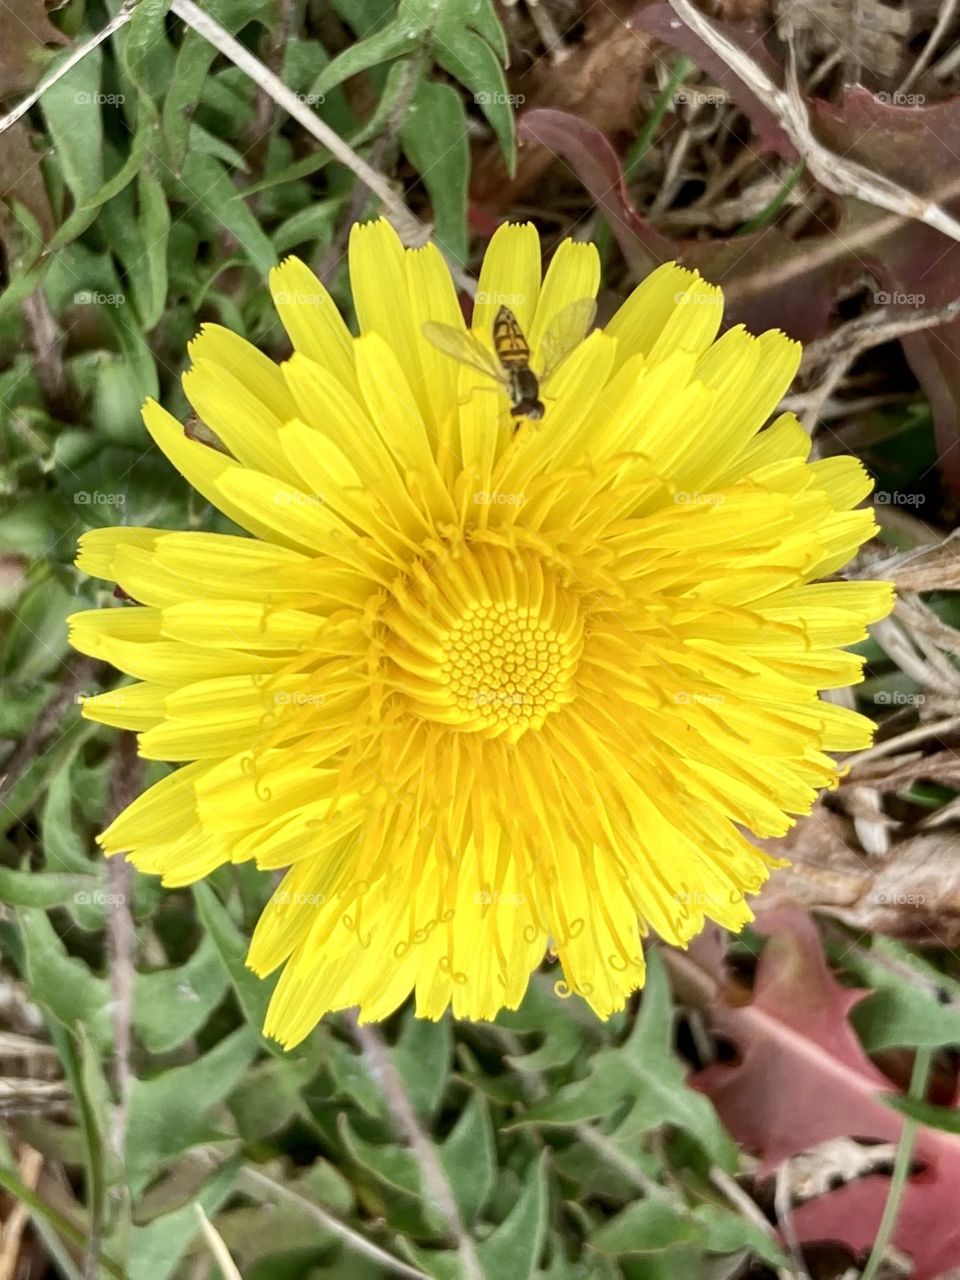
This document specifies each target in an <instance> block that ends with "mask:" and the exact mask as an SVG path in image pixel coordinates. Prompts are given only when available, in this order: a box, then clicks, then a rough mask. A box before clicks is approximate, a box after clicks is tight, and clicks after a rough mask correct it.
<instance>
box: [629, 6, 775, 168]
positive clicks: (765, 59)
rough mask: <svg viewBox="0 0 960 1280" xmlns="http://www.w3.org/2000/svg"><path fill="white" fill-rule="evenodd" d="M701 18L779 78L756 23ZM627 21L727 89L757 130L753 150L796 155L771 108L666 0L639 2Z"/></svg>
mask: <svg viewBox="0 0 960 1280" xmlns="http://www.w3.org/2000/svg"><path fill="white" fill-rule="evenodd" d="M704 21H705V22H709V23H710V26H712V27H714V28H715V29H716V30H717V31H718V32H722V34H723V35H724V36H726V37H727V39H729V40H731V41H732V42H733V43H734V44H736V45H737V46H739V47H740V48H741V49H743V50H744V52H746V53H748V54H749V56H750V58H751V59H752V60H753V61H754V62H755V63H757V65H758V66H760V67H761V68H762V69H763V70H764V71H765V72H766V73H767V75H768V76H770V78H771V79H772V80H773V81H774V82H777V83H778V82H779V81H780V80H781V78H782V73H781V71H780V69H779V68H778V66H777V63H776V60H775V59H774V58H773V57H772V56H771V54H769V53H768V52H767V50H766V48H765V47H764V45H763V37H764V34H765V30H764V28H763V27H761V26H760V25H759V24H758V23H756V22H743V23H733V22H717V21H715V20H710V19H707V18H706V17H705V18H704ZM630 25H631V26H632V27H639V28H640V29H641V30H643V31H648V32H649V33H650V35H652V36H656V37H657V39H658V40H662V41H663V42H664V44H669V45H670V46H671V47H672V48H674V49H679V51H680V52H681V53H685V54H687V56H688V57H690V58H692V59H693V61H694V62H695V63H696V64H697V66H698V67H700V68H701V69H702V70H703V71H705V72H706V73H707V75H708V76H710V78H711V79H712V80H714V81H715V82H716V83H717V84H718V85H720V87H721V88H722V89H726V91H727V92H728V93H729V95H730V97H731V98H732V99H733V100H734V102H735V103H736V104H737V106H738V107H739V108H740V110H741V111H742V112H743V113H744V115H745V116H746V117H747V118H748V120H749V121H750V123H751V124H752V125H753V127H754V129H755V131H756V134H757V142H758V145H757V147H756V148H755V150H757V151H759V152H766V151H773V152H776V154H777V155H781V156H783V157H784V158H785V159H787V160H797V159H799V157H798V155H797V149H796V147H794V145H793V143H792V142H791V141H790V138H789V137H788V136H787V133H786V132H785V130H784V129H783V127H782V126H781V124H780V122H779V121H778V120H777V117H776V116H775V115H774V114H773V112H772V111H771V110H770V108H769V107H768V106H766V105H765V104H764V103H763V102H761V101H760V99H759V98H758V97H757V96H756V94H755V93H754V92H753V91H752V90H751V89H748V88H747V86H746V85H745V84H744V83H743V81H742V80H741V79H740V77H739V76H738V75H737V74H736V72H735V71H733V70H732V69H731V68H730V67H729V66H727V64H726V63H725V62H724V61H723V59H722V58H720V57H718V55H717V54H716V53H714V51H713V50H712V49H711V48H710V46H709V45H708V44H705V43H704V42H703V40H702V39H701V38H700V36H698V35H697V33H696V32H695V31H692V30H691V29H690V28H689V27H688V26H687V24H686V23H685V22H684V21H683V19H682V18H681V17H680V16H679V15H678V14H677V13H676V12H675V11H674V9H672V8H671V6H670V5H669V4H662V3H655V4H641V5H640V6H639V8H637V9H635V10H634V12H633V15H632V16H631V18H630Z"/></svg>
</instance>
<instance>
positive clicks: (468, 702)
mask: <svg viewBox="0 0 960 1280" xmlns="http://www.w3.org/2000/svg"><path fill="white" fill-rule="evenodd" d="M384 620H385V622H386V623H387V625H388V626H389V628H390V630H391V632H392V636H391V639H390V642H389V643H388V646H387V651H388V655H389V657H390V658H391V660H392V662H393V664H394V681H393V683H394V685H395V687H396V688H398V689H400V690H402V691H403V692H404V693H405V694H406V696H407V701H408V706H409V708H410V709H411V710H412V711H414V712H415V713H416V714H417V715H421V716H423V717H424V718H426V719H428V720H433V721H436V722H438V723H440V724H447V725H450V726H452V727H456V728H459V729H462V730H464V731H466V732H469V733H482V734H485V735H486V736H487V737H504V738H505V739H506V740H507V741H508V742H516V741H517V740H518V739H519V738H520V737H522V736H523V734H524V733H526V732H527V730H528V729H535V728H539V727H540V725H542V724H543V722H544V720H545V719H546V718H547V716H548V715H549V714H550V713H551V712H552V711H556V710H558V709H559V708H560V707H561V706H563V705H564V703H568V702H571V701H572V700H573V696H574V676H575V674H576V668H577V662H578V660H579V658H580V654H581V652H582V649H583V621H582V617H581V613H580V607H579V603H578V601H577V598H576V596H575V595H573V594H572V593H571V592H569V591H567V590H564V589H563V588H562V587H560V586H559V585H558V584H557V582H556V581H555V579H554V577H553V575H552V573H551V572H550V570H549V569H548V568H546V567H544V566H543V565H542V564H541V563H540V562H539V561H538V560H537V558H536V557H535V556H532V555H529V554H527V553H516V552H510V551H507V550H506V549H504V548H501V547H487V546H481V547H474V548H470V549H463V548H460V549H458V551H457V553H456V554H453V553H452V552H451V555H450V557H449V558H448V559H447V560H445V561H444V562H443V563H441V564H439V565H436V566H434V567H433V568H432V569H431V570H429V571H422V572H421V573H420V574H419V575H417V577H416V581H415V583H413V584H409V583H408V584H405V585H404V586H403V587H400V588H398V589H397V590H396V593H395V604H394V605H393V607H391V608H390V609H388V610H387V611H386V614H385V615H384Z"/></svg>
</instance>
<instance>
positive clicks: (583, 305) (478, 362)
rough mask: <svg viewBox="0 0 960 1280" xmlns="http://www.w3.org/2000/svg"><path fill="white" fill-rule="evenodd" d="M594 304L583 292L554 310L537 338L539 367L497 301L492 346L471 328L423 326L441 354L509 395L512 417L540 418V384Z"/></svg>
mask: <svg viewBox="0 0 960 1280" xmlns="http://www.w3.org/2000/svg"><path fill="white" fill-rule="evenodd" d="M596 310H597V304H596V303H595V302H594V300H593V299H592V298H581V299H580V300H579V301H578V302H571V303H570V304H569V305H568V306H566V307H563V308H562V309H561V310H560V311H559V312H558V313H557V314H556V316H554V318H553V320H552V321H551V323H550V325H549V326H548V328H547V330H546V331H545V333H544V335H543V337H542V339H541V340H540V350H539V353H538V354H539V357H540V359H539V361H538V364H539V365H540V372H539V373H535V372H534V370H533V369H532V368H531V367H530V344H529V343H528V342H527V340H526V338H525V337H524V336H523V330H522V329H521V328H520V323H519V321H518V320H517V317H516V316H515V315H514V314H513V312H512V311H511V310H510V308H509V307H501V308H500V309H499V311H498V312H497V314H496V316H495V318H494V321H493V335H492V336H493V350H492V351H490V350H489V349H488V348H487V347H485V346H484V344H483V343H482V342H481V341H480V339H479V338H478V337H477V336H476V334H473V333H471V332H470V331H469V330H467V329H455V328H454V326H453V325H452V324H440V323H439V322H437V321H435V320H428V321H427V323H426V324H425V325H424V326H423V336H424V337H425V338H426V339H427V341H428V342H430V343H432V345H433V346H435V347H436V348H437V350H438V351H442V352H443V353H444V355H448V356H452V357H453V359H454V360H459V361H460V363H461V364H465V365H468V366H469V367H470V368H471V369H476V370H477V372H478V373H482V374H484V375H485V376H486V377H488V378H492V379H493V380H494V382H496V383H498V385H499V386H500V388H501V389H502V390H503V391H504V392H505V394H506V395H507V396H508V398H509V400H510V415H511V417H513V418H529V419H530V420H531V421H532V422H539V421H540V419H541V418H542V417H543V415H544V413H545V408H544V404H543V401H542V400H541V398H540V392H541V389H542V388H543V387H544V386H546V384H547V382H548V381H549V380H550V378H551V377H552V376H553V374H554V373H555V372H556V371H557V369H558V368H559V367H560V365H561V364H562V363H563V361H564V360H565V359H566V358H567V356H568V355H569V354H570V352H571V351H572V350H573V348H574V347H575V346H576V345H577V343H578V342H580V341H581V340H582V339H583V336H584V334H585V333H586V332H587V330H588V329H589V328H590V325H591V324H592V323H593V317H594V315H595V314H596ZM519 425H520V424H519V423H518V424H517V426H518V427H519Z"/></svg>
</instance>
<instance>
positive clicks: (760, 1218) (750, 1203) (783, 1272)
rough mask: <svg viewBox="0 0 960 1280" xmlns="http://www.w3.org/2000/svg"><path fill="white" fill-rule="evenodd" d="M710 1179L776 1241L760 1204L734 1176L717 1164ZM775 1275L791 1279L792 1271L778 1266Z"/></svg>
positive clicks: (755, 1224)
mask: <svg viewBox="0 0 960 1280" xmlns="http://www.w3.org/2000/svg"><path fill="white" fill-rule="evenodd" d="M710 1181H711V1182H712V1183H713V1185H714V1186H715V1187H716V1188H717V1190H718V1191H719V1192H720V1193H721V1195H724V1196H726V1198H727V1199H728V1200H729V1201H730V1203H731V1204H732V1205H734V1206H735V1207H736V1208H737V1209H739V1210H740V1213H741V1214H742V1215H743V1217H744V1218H746V1219H747V1221H748V1222H752V1223H753V1225H754V1226H755V1227H757V1228H759V1230H760V1231H762V1232H763V1234H764V1235H765V1236H767V1237H768V1238H769V1239H770V1240H773V1241H774V1242H775V1243H778V1241H777V1233H776V1231H775V1230H774V1229H773V1227H772V1226H771V1224H770V1223H769V1222H768V1221H767V1219H766V1218H765V1217H764V1215H763V1212H762V1210H761V1209H760V1206H759V1205H758V1204H757V1203H756V1202H755V1201H754V1200H752V1199H751V1198H750V1196H748V1195H747V1193H746V1191H744V1189H743V1187H741V1186H740V1183H739V1182H737V1180H736V1178H733V1177H731V1176H730V1174H729V1173H727V1171H726V1170H725V1169H721V1168H720V1167H719V1165H714V1167H713V1168H712V1169H711V1170H710ZM777 1275H778V1276H779V1277H780V1280H791V1276H792V1275H793V1272H792V1271H789V1270H787V1268H786V1267H778V1268H777Z"/></svg>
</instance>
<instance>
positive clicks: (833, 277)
mask: <svg viewBox="0 0 960 1280" xmlns="http://www.w3.org/2000/svg"><path fill="white" fill-rule="evenodd" d="M830 240H831V241H835V237H833V236H832V235H831V236H830ZM820 248H821V241H820V240H819V239H811V240H791V239H789V238H788V237H787V236H785V235H784V234H783V232H782V231H781V230H780V229H779V228H778V227H766V228H765V229H764V230H763V231H755V232H753V233H751V234H750V235H744V236H734V237H733V238H732V239H729V240H691V241H685V242H682V243H680V244H678V245H677V246H676V256H677V259H678V261H680V262H682V263H683V265H684V266H685V267H696V268H697V270H698V271H700V272H701V273H702V274H703V275H704V276H705V277H706V279H707V280H709V281H710V282H711V284H718V285H720V286H721V288H722V289H723V296H724V322H725V324H727V325H732V324H744V325H746V327H747V328H748V329H749V330H750V331H751V332H752V333H762V332H763V331H764V330H765V329H782V330H783V331H784V333H786V334H788V335H789V336H790V337H791V338H796V339H797V340H798V341H799V342H812V341H813V340H814V338H819V337H821V336H822V335H823V334H824V333H826V332H827V330H828V328H829V327H830V321H831V318H832V316H833V309H834V302H835V300H836V298H837V296H838V294H839V293H840V291H841V288H842V286H843V285H844V284H845V283H846V282H847V281H850V280H852V279H853V278H854V277H855V275H856V274H857V271H858V270H859V271H860V272H861V273H862V270H863V269H862V267H859V266H858V264H856V263H855V262H853V261H852V260H851V259H850V257H849V256H844V255H840V254H837V253H830V254H821V253H820Z"/></svg>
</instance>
